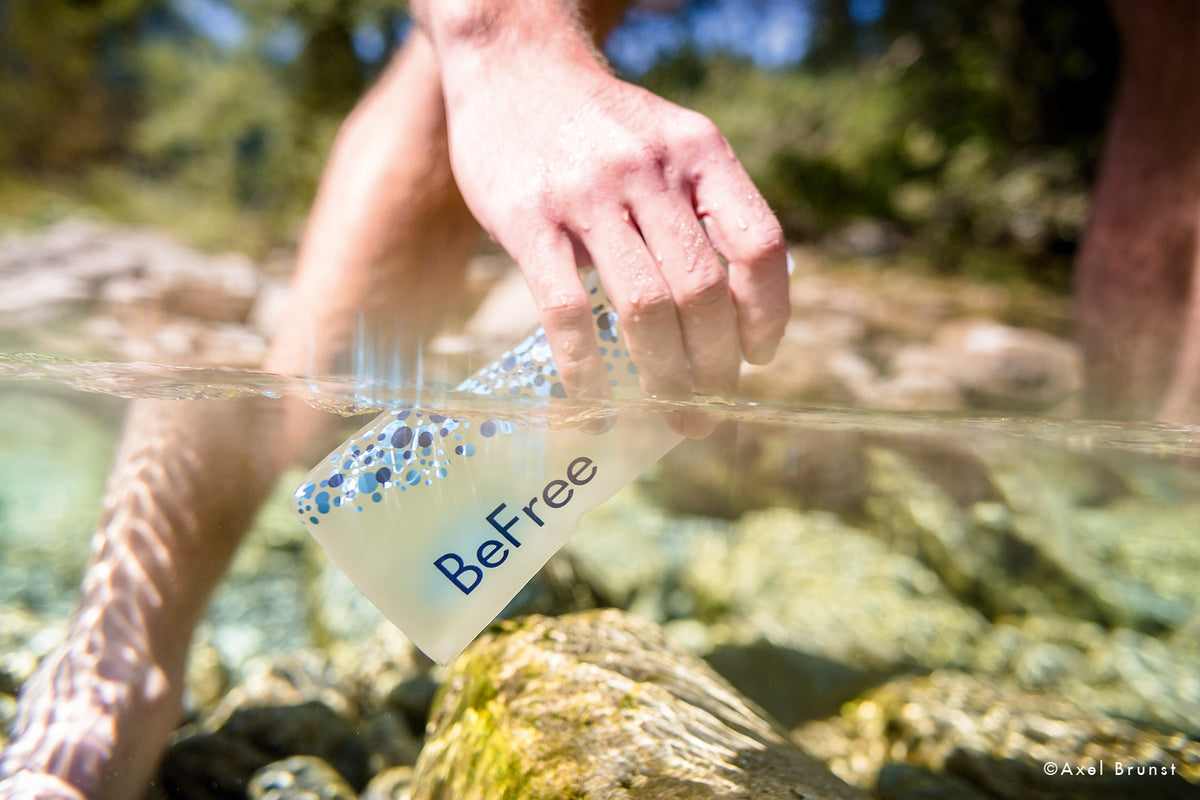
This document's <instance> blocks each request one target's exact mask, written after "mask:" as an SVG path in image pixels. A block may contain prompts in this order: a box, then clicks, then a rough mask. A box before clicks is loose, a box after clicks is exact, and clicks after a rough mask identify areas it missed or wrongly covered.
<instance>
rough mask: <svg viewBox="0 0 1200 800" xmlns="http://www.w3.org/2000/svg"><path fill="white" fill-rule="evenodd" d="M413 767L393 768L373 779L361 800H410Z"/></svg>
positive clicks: (360, 797) (364, 790) (361, 795)
mask: <svg viewBox="0 0 1200 800" xmlns="http://www.w3.org/2000/svg"><path fill="white" fill-rule="evenodd" d="M412 780H413V768H412V767H392V768H390V769H386V770H384V771H383V772H380V773H379V774H377V775H376V776H375V777H374V778H371V782H370V783H368V784H367V788H365V789H363V791H362V794H360V795H359V796H358V797H359V800H409V797H410V796H411V794H412Z"/></svg>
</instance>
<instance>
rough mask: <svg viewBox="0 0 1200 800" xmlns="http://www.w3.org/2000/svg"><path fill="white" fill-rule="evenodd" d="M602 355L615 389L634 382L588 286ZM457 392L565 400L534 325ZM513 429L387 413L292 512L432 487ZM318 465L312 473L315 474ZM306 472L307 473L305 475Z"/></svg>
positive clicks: (412, 412) (359, 503) (334, 460)
mask: <svg viewBox="0 0 1200 800" xmlns="http://www.w3.org/2000/svg"><path fill="white" fill-rule="evenodd" d="M590 292H591V295H592V299H593V304H592V317H593V319H594V320H595V323H596V335H597V338H598V339H599V344H600V354H601V356H603V358H604V360H605V362H606V363H607V366H608V370H609V373H610V375H611V376H612V380H611V381H610V382H611V384H612V386H613V387H614V388H618V387H621V386H631V387H636V386H637V370H636V369H635V368H634V366H633V362H632V361H630V360H629V352H628V350H626V349H624V348H623V347H622V346H621V339H620V325H619V323H618V319H617V315H616V314H615V313H613V312H612V311H611V310H610V309H609V307H608V303H607V298H605V297H604V295H603V293H602V292H601V291H600V289H599V287H594V288H592V289H591V290H590ZM458 391H460V392H467V393H470V394H478V395H487V396H489V397H514V398H516V397H564V396H566V392H565V391H564V390H563V386H562V383H561V381H559V380H558V368H557V367H556V366H555V364H554V359H553V357H552V356H551V353H550V345H549V343H548V342H547V341H546V332H545V330H544V329H542V328H538V329H537V330H536V331H534V332H533V333H532V334H531V335H530V336H529V337H527V338H526V339H525V340H524V341H522V342H521V343H520V344H518V345H516V346H515V347H513V348H511V349H509V350H506V351H504V352H503V353H501V354H500V357H499V358H497V359H496V360H495V361H493V362H492V363H491V364H489V365H488V366H486V367H484V368H483V369H481V370H479V372H477V373H475V375H473V376H472V377H470V378H468V379H467V380H466V381H464V382H463V383H462V384H460V385H459V386H458ZM514 430H515V426H514V425H513V424H512V423H511V422H508V421H506V420H499V419H489V420H484V421H482V422H479V423H477V424H474V425H473V423H471V422H470V421H467V420H458V419H452V418H450V417H446V416H443V415H441V414H436V413H431V412H428V411H424V410H422V409H407V410H404V411H397V412H388V413H386V414H383V415H382V416H380V417H378V418H377V419H376V420H375V421H374V422H373V423H372V424H371V425H369V426H367V427H366V428H364V429H363V430H361V431H359V432H358V433H357V434H355V435H354V436H353V437H352V438H351V439H349V440H347V441H346V442H345V443H344V445H343V446H342V448H341V449H340V450H335V451H334V452H333V453H331V454H330V455H329V456H328V457H327V458H326V461H325V465H326V467H327V469H328V475H327V477H325V478H322V479H320V480H315V481H309V482H306V483H304V484H303V485H302V486H300V488H299V489H297V490H296V493H295V494H294V495H293V501H294V505H293V508H294V509H295V511H296V513H297V514H299V515H300V517H301V519H303V520H304V521H305V522H307V523H309V524H312V525H318V524H320V521H321V517H323V516H324V515H326V514H329V513H332V512H333V511H334V510H335V509H345V510H349V509H351V508H352V509H354V511H356V512H357V511H362V510H363V508H365V507H366V506H367V505H369V504H372V503H378V502H380V501H382V500H383V498H384V497H385V496H386V495H387V493H389V492H393V491H399V492H405V491H410V490H416V489H418V488H419V487H421V486H432V485H433V482H434V481H435V480H441V479H444V478H446V477H447V476H448V475H450V474H451V472H453V469H454V465H455V463H456V461H457V460H461V459H464V458H470V457H472V456H473V455H475V454H476V453H477V452H478V449H479V448H480V447H483V446H486V445H485V442H486V440H488V439H490V438H492V437H495V436H507V435H509V434H511V433H512V432H513V431H514ZM320 471H321V469H320V467H318V468H317V469H315V470H313V472H320ZM310 477H312V476H311V475H310Z"/></svg>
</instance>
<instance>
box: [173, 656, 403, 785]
mask: <svg viewBox="0 0 1200 800" xmlns="http://www.w3.org/2000/svg"><path fill="white" fill-rule="evenodd" d="M346 683H347V682H346V680H345V679H344V677H343V676H341V675H339V674H337V673H336V671H334V670H333V669H332V668H331V667H330V666H329V665H328V664H327V663H326V662H325V661H324V660H323V659H322V658H320V657H318V656H316V655H315V654H296V655H294V656H291V657H286V658H281V659H280V660H279V661H278V662H277V663H275V664H271V665H269V667H268V668H267V669H265V670H262V671H260V672H257V673H254V674H252V675H251V676H250V677H249V678H247V679H246V680H245V681H243V682H242V683H241V684H239V685H238V686H236V687H234V689H233V690H232V691H230V693H229V694H228V695H226V696H225V697H224V698H223V699H222V701H221V702H220V703H219V704H218V705H217V707H216V708H215V709H214V710H213V711H212V712H210V713H209V714H207V715H206V716H204V717H202V718H201V719H200V720H199V721H198V722H197V723H194V724H192V725H188V726H185V727H184V728H182V729H181V730H180V731H178V732H177V734H176V737H175V741H174V742H173V743H172V744H171V746H170V747H169V748H168V749H167V752H166V754H165V755H164V757H163V762H162V765H161V766H160V773H161V780H162V782H163V785H165V786H173V787H179V788H178V792H176V793H175V795H174V796H186V797H205V796H208V795H205V794H203V793H202V787H205V786H208V785H210V784H212V785H215V786H222V787H244V786H245V785H246V783H247V782H248V781H249V780H250V778H251V776H252V775H253V774H254V773H255V772H256V771H257V770H259V769H261V768H262V767H264V766H265V765H267V764H269V763H270V762H272V761H277V760H280V759H284V758H288V757H290V756H295V755H305V756H316V757H319V758H322V759H324V760H325V761H327V762H329V764H331V765H332V766H333V767H334V768H335V769H337V771H338V772H339V773H340V774H341V775H342V776H343V778H344V779H345V780H346V781H347V782H348V783H350V784H351V785H352V786H356V787H361V786H363V785H365V784H366V782H367V780H368V778H369V777H370V769H371V767H372V764H374V765H376V766H380V767H381V768H382V767H383V766H391V763H390V761H389V758H388V753H387V752H385V753H382V754H380V753H376V752H373V751H372V750H371V749H370V746H371V743H372V741H373V739H372V737H370V736H364V735H363V734H364V732H365V731H366V724H365V723H364V721H363V720H362V719H361V718H360V714H359V709H358V708H357V706H356V705H355V704H354V703H353V702H352V701H351V700H350V699H349V698H348V696H347V690H346ZM388 747H389V748H390V747H391V745H390V744H389V745H388ZM189 787H191V788H189ZM189 791H194V792H198V794H188V792H189ZM238 791H240V789H238Z"/></svg>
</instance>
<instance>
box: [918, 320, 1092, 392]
mask: <svg viewBox="0 0 1200 800" xmlns="http://www.w3.org/2000/svg"><path fill="white" fill-rule="evenodd" d="M931 349H932V352H931V353H930V354H929V358H928V360H927V361H926V362H925V363H927V364H928V365H930V366H932V367H933V368H934V369H936V370H937V371H939V372H940V373H941V374H943V375H945V376H946V377H948V378H949V379H950V380H951V381H953V383H954V384H955V385H956V386H958V388H959V390H960V391H961V392H962V394H963V396H964V397H965V398H966V399H967V401H968V402H969V403H970V405H972V406H974V407H975V408H994V409H1003V410H1013V411H1046V410H1050V409H1053V408H1055V407H1056V406H1058V405H1060V404H1061V403H1063V402H1065V401H1067V400H1070V399H1072V398H1075V397H1077V396H1078V394H1079V392H1080V389H1081V388H1082V386H1083V361H1082V358H1081V356H1080V354H1079V350H1078V348H1076V347H1075V345H1073V344H1072V343H1071V342H1068V341H1066V340H1064V339H1059V338H1058V337H1056V336H1052V335H1050V334H1048V333H1044V332H1042V331H1035V330H1030V329H1026V328H1014V327H1012V326H1009V325H1002V324H1000V323H998V322H995V321H993V320H987V319H968V320H955V321H953V322H950V323H947V324H946V325H945V326H944V327H942V328H941V330H939V331H938V333H937V335H936V336H935V337H934V341H933V343H932V345H931ZM908 357H909V358H910V359H911V358H912V356H911V354H910V356H908ZM894 368H895V369H896V371H898V372H901V371H903V365H902V364H895V365H894Z"/></svg>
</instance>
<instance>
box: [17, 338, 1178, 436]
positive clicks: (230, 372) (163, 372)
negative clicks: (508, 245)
mask: <svg viewBox="0 0 1200 800" xmlns="http://www.w3.org/2000/svg"><path fill="white" fill-rule="evenodd" d="M464 377H465V376H464ZM0 381H14V382H15V381H44V382H50V383H53V384H57V385H61V386H65V387H69V388H71V389H75V390H78V391H85V392H94V393H99V394H105V395H110V396H113V397H120V398H126V399H188V400H203V399H211V400H216V399H233V398H239V397H255V396H257V397H264V398H276V399H279V398H284V397H293V398H299V399H301V400H303V401H305V402H307V403H309V404H310V405H312V406H314V407H316V408H320V409H322V410H325V411H329V412H332V413H337V414H342V415H344V416H352V415H357V414H365V413H370V412H378V411H383V410H387V409H395V408H410V407H414V406H421V407H424V408H435V409H437V410H439V411H440V412H441V413H444V414H447V415H451V416H460V417H494V416H504V417H506V418H509V419H513V420H514V421H515V420H521V421H525V422H529V423H532V424H539V423H544V422H546V421H547V420H553V424H576V423H583V422H587V421H589V420H591V419H595V418H599V417H605V416H609V415H611V414H613V413H615V412H619V411H622V410H627V409H637V410H647V411H657V412H663V413H666V412H676V411H687V412H703V413H705V414H709V415H712V416H715V417H717V418H718V419H720V420H729V421H735V422H745V423H753V424H756V425H772V426H786V427H790V428H804V429H806V430H827V431H829V430H833V431H854V432H861V433H874V434H881V435H920V436H931V437H938V438H948V437H954V438H964V437H966V438H997V437H998V438H1014V439H1020V440H1026V441H1030V442H1039V443H1044V444H1050V445H1053V446H1055V447H1059V448H1064V449H1068V450H1087V449H1094V448H1113V449H1119V450H1126V451H1131V452H1141V453H1150V454H1155V455H1163V456H1200V428H1197V427H1192V426H1186V427H1179V426H1170V425H1163V424H1156V423H1149V422H1111V421H1096V420H1076V419H1065V418H1047V417H1030V416H1008V415H986V416H985V415H967V414H959V413H954V414H950V413H932V412H908V411H904V412H901V411H882V410H870V409H834V408H822V407H814V406H804V405H794V404H787V403H778V402H770V403H760V402H753V401H749V400H741V399H732V400H731V399H725V398H713V397H701V396H693V397H691V398H687V399H683V400H667V399H661V398H642V399H635V400H577V399H559V398H545V399H541V398H539V399H536V400H531V399H528V398H522V399H516V400H509V399H504V398H495V397H485V396H480V395H473V394H468V393H465V392H458V391H455V390H454V389H453V387H452V386H449V385H444V384H435V383H427V382H416V383H397V384H395V385H388V386H379V385H372V384H364V383H363V382H362V381H361V380H353V379H350V378H345V379H339V378H328V379H320V380H317V379H313V378H307V377H296V376H287V375H278V374H274V373H269V372H261V371H254V370H241V369H225V368H205V367H180V366H171V365H166V364H154V363H148V362H107V361H83V360H73V359H66V358H58V357H53V356H45V355H40V354H37V353H15V354H13V353H8V354H0Z"/></svg>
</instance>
